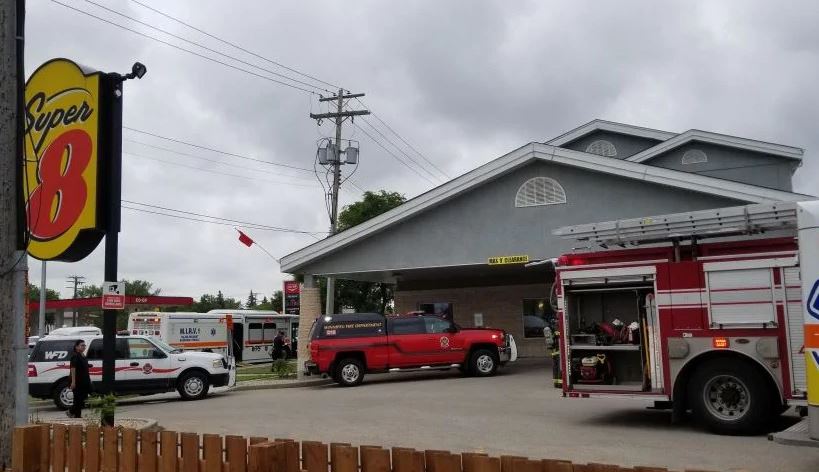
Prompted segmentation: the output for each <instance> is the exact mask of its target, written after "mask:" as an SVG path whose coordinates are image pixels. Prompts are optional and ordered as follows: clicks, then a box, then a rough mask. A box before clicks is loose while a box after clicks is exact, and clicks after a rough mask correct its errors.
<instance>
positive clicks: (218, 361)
mask: <svg viewBox="0 0 819 472" xmlns="http://www.w3.org/2000/svg"><path fill="white" fill-rule="evenodd" d="M223 361H224V359H216V360H215V361H213V368H214V369H220V368H225V365H224V364H225V363H224V362H223Z"/></svg>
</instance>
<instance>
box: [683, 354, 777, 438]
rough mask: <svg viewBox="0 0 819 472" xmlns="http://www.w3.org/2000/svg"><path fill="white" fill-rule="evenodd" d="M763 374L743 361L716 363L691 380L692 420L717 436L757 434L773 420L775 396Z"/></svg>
mask: <svg viewBox="0 0 819 472" xmlns="http://www.w3.org/2000/svg"><path fill="white" fill-rule="evenodd" d="M764 375H765V374H764V373H762V372H760V370H759V368H757V367H756V366H754V365H752V364H749V363H748V362H745V361H737V360H735V359H717V360H713V361H709V362H707V363H705V364H703V365H702V366H699V367H698V368H697V369H696V370H695V371H694V373H693V375H692V376H691V382H690V383H689V386H688V402H689V405H691V409H692V410H693V412H694V417H695V418H696V419H697V421H699V422H700V423H702V424H703V425H704V426H705V427H706V428H707V429H709V430H710V431H712V432H714V433H717V434H727V435H749V434H757V433H759V432H761V431H762V429H763V428H764V427H765V426H766V425H767V424H768V422H769V421H770V420H771V419H772V416H773V415H772V413H773V411H772V409H771V405H772V404H773V403H774V392H772V391H771V389H770V388H769V386H768V384H767V382H766V379H765V377H764Z"/></svg>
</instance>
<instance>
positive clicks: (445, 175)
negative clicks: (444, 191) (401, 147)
mask: <svg viewBox="0 0 819 472" xmlns="http://www.w3.org/2000/svg"><path fill="white" fill-rule="evenodd" d="M356 100H358V103H360V104H361V106H364V107H366V106H367V105H365V104H364V102H363V101H362V100H361V99H360V98H357V99H356ZM370 114H371V115H373V116H374V117H375V119H376V120H378V121H380V122H381V124H383V125H384V126H385V127H386V128H387V129H388V130H390V131H392V134H394V135H396V136H398V139H400V140H401V142H403V143H404V144H406V145H407V147H409V148H410V149H412V150H413V151H415V153H416V154H418V155H419V156H421V158H422V159H423V160H425V161H426V162H427V163H428V164H429V165H431V166H432V167H433V168H434V169H435V170H437V171H438V172H439V173H440V174H441V175H443V176H444V177H446V178H447V180H449V179H450V178H451V177H450V176H449V175H448V174H447V173H446V172H444V171H442V170H441V168H440V167H438V166H436V165H435V163H434V162H432V161H431V160H429V159H427V156H425V155H424V154H423V153H422V152H421V151H419V150H418V149H416V148H415V146H413V145H412V144H410V143H409V142H408V141H407V140H406V139H404V137H403V136H401V135H400V134H398V131H395V130H394V129H393V128H392V126H390V125H388V124H387V123H386V122H385V121H384V120H382V119H381V117H380V116H378V114H376V113H375V112H372V113H370Z"/></svg>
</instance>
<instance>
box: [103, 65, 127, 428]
mask: <svg viewBox="0 0 819 472" xmlns="http://www.w3.org/2000/svg"><path fill="white" fill-rule="evenodd" d="M103 80H104V82H105V83H106V87H104V89H103V90H105V91H106V96H105V99H106V100H109V105H110V106H109V108H108V109H109V110H110V116H109V117H108V119H107V120H106V121H107V123H106V124H105V126H107V127H108V132H107V133H105V134H104V136H106V137H107V139H108V143H107V145H106V152H105V155H104V162H105V165H106V166H108V170H107V172H106V173H105V175H106V176H107V177H108V182H106V187H107V198H106V202H107V205H106V215H105V222H106V224H105V280H106V281H116V280H117V258H118V253H119V230H120V212H121V210H120V199H121V197H122V195H121V194H122V81H123V78H122V76H121V75H120V74H117V73H111V74H106V75H105V76H104V79H103ZM117 312H118V311H117V310H110V309H107V310H103V314H102V318H103V321H102V385H103V388H102V393H103V394H110V393H114V377H115V365H116V337H117ZM102 423H103V424H104V425H107V426H113V425H114V413H113V411H111V412H110V414H108V415H105V417H104V418H102Z"/></svg>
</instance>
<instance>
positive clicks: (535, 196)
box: [515, 177, 566, 208]
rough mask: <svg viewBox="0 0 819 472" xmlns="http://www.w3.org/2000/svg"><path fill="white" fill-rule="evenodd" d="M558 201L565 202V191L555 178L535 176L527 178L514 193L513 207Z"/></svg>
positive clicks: (554, 203) (558, 202) (556, 202)
mask: <svg viewBox="0 0 819 472" xmlns="http://www.w3.org/2000/svg"><path fill="white" fill-rule="evenodd" d="M560 203H566V191H565V190H563V186H562V185H560V183H559V182H558V181H557V180H555V179H550V178H549V177H535V178H532V179H529V180H527V181H526V182H524V183H523V185H521V186H520V188H519V189H518V193H517V195H515V207H517V208H525V207H533V206H540V205H557V204H560Z"/></svg>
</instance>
